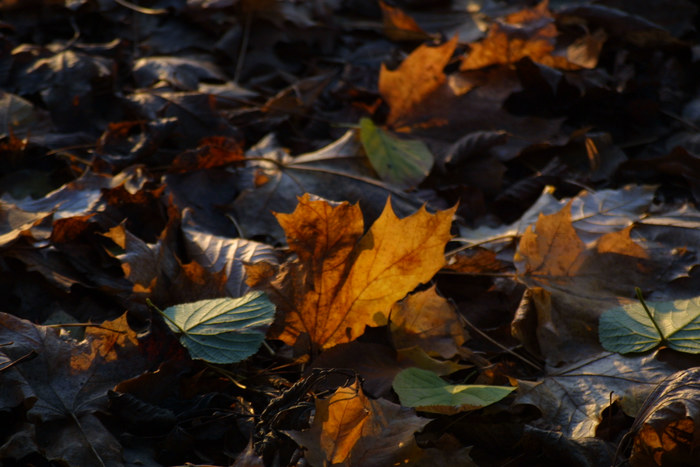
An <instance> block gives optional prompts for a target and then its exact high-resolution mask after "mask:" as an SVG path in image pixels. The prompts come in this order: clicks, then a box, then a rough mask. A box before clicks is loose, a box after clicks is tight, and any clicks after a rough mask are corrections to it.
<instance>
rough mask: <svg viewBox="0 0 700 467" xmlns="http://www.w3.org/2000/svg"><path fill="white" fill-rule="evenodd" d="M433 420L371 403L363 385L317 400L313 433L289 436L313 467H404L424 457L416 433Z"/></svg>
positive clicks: (386, 403)
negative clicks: (396, 466)
mask: <svg viewBox="0 0 700 467" xmlns="http://www.w3.org/2000/svg"><path fill="white" fill-rule="evenodd" d="M428 421H429V420H428V419H427V418H421V417H418V416H416V415H415V413H414V412H413V410H410V409H407V408H405V407H401V406H400V405H397V404H394V403H392V402H389V401H387V400H384V399H377V400H371V399H369V398H367V396H365V394H364V393H363V392H362V389H360V384H359V382H357V381H355V383H354V384H353V385H352V386H349V387H343V388H338V389H337V390H336V391H335V393H334V394H333V395H332V396H331V397H330V398H329V399H316V414H315V415H314V420H313V423H312V425H311V428H310V429H308V430H305V431H287V432H286V433H287V434H288V435H289V436H290V437H292V439H294V441H296V442H297V443H299V444H300V445H301V446H303V447H305V448H306V454H305V455H306V459H307V460H308V461H309V464H310V465H318V466H321V465H339V466H340V465H342V466H351V465H362V466H377V467H380V466H386V465H403V464H406V463H409V462H411V461H412V460H414V459H415V458H417V457H420V454H421V450H420V448H418V446H417V444H416V440H415V438H414V433H415V432H416V431H419V430H421V429H422V428H423V427H424V426H425V425H426V424H427V423H428Z"/></svg>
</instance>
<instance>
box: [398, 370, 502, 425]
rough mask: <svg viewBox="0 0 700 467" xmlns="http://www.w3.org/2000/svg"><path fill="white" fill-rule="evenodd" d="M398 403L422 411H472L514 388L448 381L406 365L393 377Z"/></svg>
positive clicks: (495, 400)
mask: <svg viewBox="0 0 700 467" xmlns="http://www.w3.org/2000/svg"><path fill="white" fill-rule="evenodd" d="M393 387H394V391H396V394H398V395H399V399H400V400H401V405H403V406H405V407H413V408H415V409H417V410H422V411H423V412H434V413H442V414H454V413H457V412H463V411H465V410H475V409H480V408H482V407H486V406H487V405H491V404H493V403H494V402H498V401H499V400H501V399H503V398H504V397H506V396H507V395H508V394H510V393H511V392H512V391H513V390H515V388H511V387H507V386H487V385H482V384H450V383H448V382H447V381H445V380H443V379H442V378H440V377H439V376H437V375H436V374H435V373H433V372H432V371H427V370H421V369H420V368H407V369H405V370H403V371H402V372H400V373H399V374H398V375H396V377H395V378H394V384H393Z"/></svg>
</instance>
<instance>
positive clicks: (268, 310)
mask: <svg viewBox="0 0 700 467" xmlns="http://www.w3.org/2000/svg"><path fill="white" fill-rule="evenodd" d="M162 313H163V316H164V317H165V318H166V319H165V322H166V323H167V324H168V327H169V328H170V329H171V330H172V331H173V332H175V333H178V334H180V343H181V344H182V345H184V346H185V347H186V348H187V350H189V352H190V356H192V358H195V359H200V360H206V361H208V362H211V363H234V362H239V361H241V360H243V359H245V358H247V357H249V356H251V355H253V354H254V353H255V352H257V350H258V348H259V347H260V344H262V342H263V340H264V339H265V332H266V331H267V328H268V327H269V326H270V324H271V323H272V321H273V319H274V317H275V306H274V305H273V304H272V303H271V302H270V300H268V298H267V296H266V295H265V294H264V293H262V292H258V291H255V292H249V293H247V294H246V295H244V296H243V297H240V298H216V299H212V300H200V301H198V302H193V303H183V304H180V305H175V306H171V307H168V308H166V309H165V310H164V311H163V312H162Z"/></svg>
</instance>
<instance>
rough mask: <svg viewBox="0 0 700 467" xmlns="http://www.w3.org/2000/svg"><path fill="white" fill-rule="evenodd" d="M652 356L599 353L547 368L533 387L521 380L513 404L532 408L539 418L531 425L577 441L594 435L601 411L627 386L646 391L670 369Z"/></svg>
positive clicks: (672, 370) (658, 381)
mask: <svg viewBox="0 0 700 467" xmlns="http://www.w3.org/2000/svg"><path fill="white" fill-rule="evenodd" d="M656 357H657V355H656V354H651V355H645V356H642V357H625V356H622V355H618V354H614V353H613V354H611V353H601V354H598V355H595V356H593V357H591V358H588V359H585V360H579V361H577V362H575V363H573V364H570V365H567V366H565V367H563V368H550V367H548V368H547V370H546V371H547V376H545V377H544V378H542V379H541V380H540V381H538V382H536V383H530V382H521V384H519V388H518V393H517V396H516V399H515V403H516V404H532V405H534V406H536V407H537V408H539V409H540V411H541V412H542V418H541V419H539V420H538V421H536V422H535V426H538V427H541V428H546V429H552V430H556V431H559V432H561V433H562V434H563V435H564V436H566V437H567V438H573V439H574V440H579V439H583V438H592V437H595V434H596V428H597V426H598V424H599V423H600V422H601V420H602V412H603V410H604V409H605V408H607V407H608V406H609V405H610V403H611V394H612V401H614V400H615V399H616V398H619V397H621V396H622V395H624V394H626V393H627V392H628V391H629V390H630V389H631V388H634V387H642V388H646V389H648V390H649V391H651V390H652V389H653V387H654V386H656V385H657V384H659V383H660V382H662V381H663V380H664V379H665V378H666V377H668V376H669V375H670V374H671V373H673V372H674V371H675V370H674V369H672V368H671V367H670V366H669V365H667V364H665V363H662V362H661V361H659V360H658V359H657V358H656Z"/></svg>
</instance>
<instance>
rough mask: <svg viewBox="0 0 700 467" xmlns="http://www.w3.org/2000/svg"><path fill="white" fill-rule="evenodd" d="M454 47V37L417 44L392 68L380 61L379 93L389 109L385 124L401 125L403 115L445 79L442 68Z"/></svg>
mask: <svg viewBox="0 0 700 467" xmlns="http://www.w3.org/2000/svg"><path fill="white" fill-rule="evenodd" d="M456 47H457V36H455V37H453V38H452V39H451V40H449V41H448V42H445V43H444V44H442V45H440V46H437V47H428V46H426V45H421V46H420V47H418V48H417V49H416V50H414V51H413V52H411V55H409V56H408V57H406V59H405V60H404V61H403V62H402V63H401V65H400V66H399V68H397V69H396V70H388V69H387V68H386V66H385V65H384V64H382V68H381V70H380V71H379V93H380V94H381V95H382V97H383V98H384V100H385V101H386V103H387V104H388V105H389V108H390V111H389V116H388V117H387V124H388V125H390V126H394V127H398V126H401V120H402V119H403V118H405V117H406V116H408V115H410V114H411V113H412V112H413V111H414V109H415V108H416V107H417V106H418V105H419V104H420V103H421V102H423V101H425V100H426V98H427V97H428V96H429V95H430V94H432V93H433V92H435V91H436V90H438V89H440V88H441V87H442V86H443V84H444V83H445V81H446V79H447V78H446V75H445V72H444V71H443V69H444V68H445V66H446V65H447V63H448V62H449V61H450V58H451V57H452V54H453V53H454V51H455V48H456Z"/></svg>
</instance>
